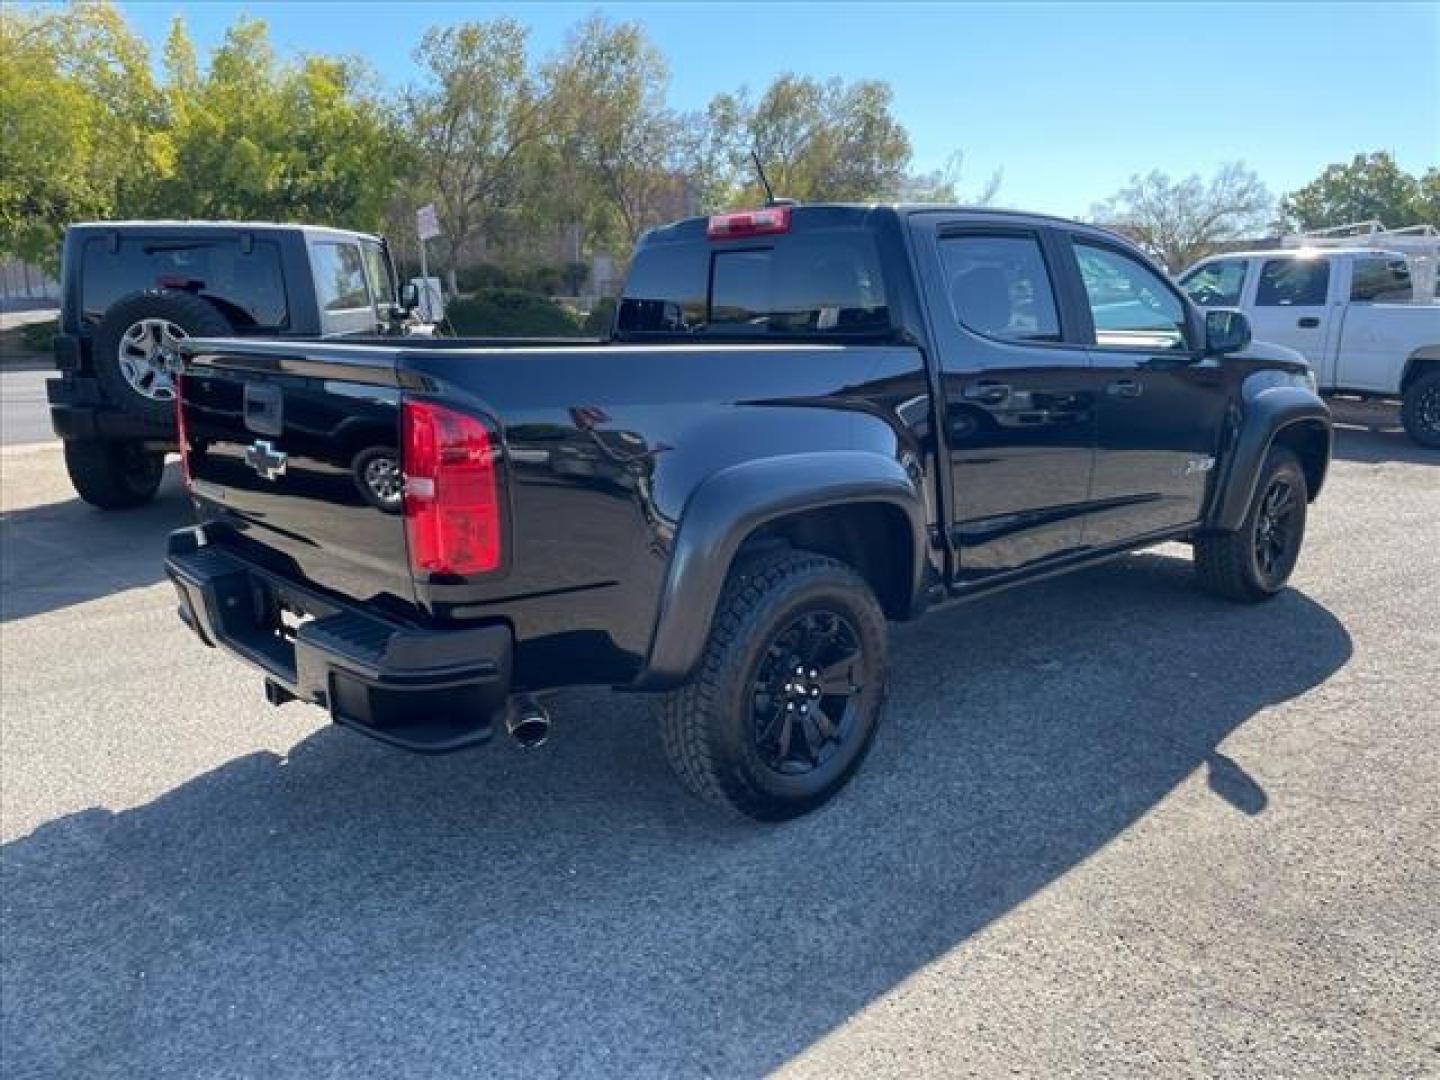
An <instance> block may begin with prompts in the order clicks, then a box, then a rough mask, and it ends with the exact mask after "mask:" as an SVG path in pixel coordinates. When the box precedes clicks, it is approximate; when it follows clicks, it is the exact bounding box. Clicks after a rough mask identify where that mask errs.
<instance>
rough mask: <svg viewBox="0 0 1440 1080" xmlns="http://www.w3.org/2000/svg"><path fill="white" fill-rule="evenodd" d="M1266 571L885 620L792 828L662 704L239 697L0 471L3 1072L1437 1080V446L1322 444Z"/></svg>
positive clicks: (1123, 563)
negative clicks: (519, 728) (859, 739)
mask: <svg viewBox="0 0 1440 1080" xmlns="http://www.w3.org/2000/svg"><path fill="white" fill-rule="evenodd" d="M1338 451H1339V452H1338V456H1337V460H1336V462H1335V465H1334V469H1333V474H1332V478H1331V481H1330V485H1329V488H1328V490H1327V491H1326V492H1325V493H1324V495H1323V496H1322V498H1321V500H1320V502H1319V503H1318V504H1317V505H1316V506H1315V507H1314V508H1313V511H1312V516H1311V521H1310V537H1309V541H1308V544H1307V547H1306V550H1305V552H1304V555H1303V557H1302V560H1301V564H1300V567H1299V569H1298V572H1297V574H1296V576H1295V579H1294V587H1293V588H1292V589H1290V590H1288V591H1287V592H1286V593H1284V594H1283V595H1282V596H1280V597H1279V598H1277V599H1276V600H1275V601H1273V602H1271V603H1268V604H1265V605H1261V606H1258V607H1242V606H1235V605H1231V604H1228V603H1224V602H1221V601H1218V600H1215V599H1212V598H1209V597H1207V596H1205V595H1203V594H1201V593H1200V592H1198V591H1197V590H1196V588H1195V587H1194V585H1193V582H1192V579H1191V574H1190V567H1189V562H1188V557H1187V555H1188V553H1187V551H1186V549H1184V548H1181V547H1179V546H1167V547H1164V548H1160V549H1156V550H1155V551H1152V552H1147V553H1144V554H1140V555H1136V556H1132V557H1129V558H1126V559H1123V560H1120V561H1118V562H1115V563H1113V564H1111V565H1109V566H1106V567H1103V568H1099V569H1095V570H1091V571H1088V572H1085V573H1082V574H1079V575H1076V576H1072V577H1070V578H1066V579H1059V580H1054V581H1050V582H1046V583H1041V584H1038V585H1034V586H1031V587H1028V588H1026V589H1022V590H1014V591H1012V592H1010V593H1007V594H1004V595H1001V596H996V597H993V598H991V599H988V600H985V601H981V602H979V603H976V604H972V605H969V606H967V607H963V608H960V609H955V610H952V611H949V612H945V613H941V614H937V615H933V616H930V617H928V618H927V619H925V620H922V621H920V622H918V623H915V624H911V625H906V626H900V627H896V628H895V630H894V650H893V651H894V665H895V671H894V687H893V693H892V697H891V703H890V708H889V711H888V714H887V717H886V721H885V726H884V728H883V729H882V731H881V733H880V736H879V739H878V741H877V744H876V747H875V751H874V753H873V754H872V755H871V757H870V759H869V761H868V762H867V764H866V766H865V768H864V770H863V771H862V772H861V774H860V775H859V777H858V778H857V779H856V781H855V783H854V784H852V785H851V787H850V788H848V789H847V790H846V791H845V792H844V793H843V794H842V795H841V796H840V797H839V798H838V799H837V800H836V801H835V802H834V803H833V804H832V805H830V806H829V807H827V808H825V809H824V810H822V811H820V812H818V813H816V814H815V815H813V816H811V817H809V818H806V819H803V820H801V821H798V822H795V823H792V824H789V825H786V826H783V827H778V828H777V827H769V828H764V827H757V826H753V825H749V824H744V823H740V822H738V821H736V820H732V819H730V818H728V817H726V816H725V815H724V814H723V813H721V812H719V811H715V810H712V809H710V808H707V807H705V806H703V805H701V804H699V803H697V802H695V801H693V800H691V799H690V798H688V797H687V796H686V795H685V794H683V793H682V791H681V790H680V788H679V787H678V785H677V784H676V783H675V782H673V781H672V779H671V778H670V776H669V774H668V773H667V771H666V768H665V765H664V762H663V760H662V757H661V754H660V751H659V748H658V746H657V739H656V737H655V731H654V724H653V711H652V703H651V702H650V701H648V700H647V699H645V698H643V697H637V696H626V695H622V694H614V693H610V692H607V691H602V690H593V691H590V690H587V691H575V692H567V693H565V694H561V695H559V696H558V697H557V699H556V700H555V702H554V705H555V730H554V733H553V737H552V740H551V743H550V744H549V745H547V746H546V747H545V748H544V749H542V750H540V751H536V752H530V753H526V752H522V751H520V750H518V749H517V748H515V747H513V746H511V745H509V744H506V743H500V742H497V743H495V744H492V745H490V746H488V747H484V748H481V749H478V750H475V751H472V752H467V753H464V754H460V755H456V756H450V757H442V758H424V757H415V756H409V755H405V754H403V753H400V752H397V751H393V750H389V749H386V748H384V747H381V746H378V745H375V744H373V743H371V742H368V741H366V740H364V739H362V738H360V737H358V736H355V735H353V734H351V733H348V732H344V731H340V730H337V729H334V728H331V727H329V726H327V724H326V723H325V721H324V717H323V716H322V715H321V714H320V713H319V712H318V711H316V710H314V709H311V708H308V707H305V706H301V705H294V704H292V705H288V706H285V707H284V708H281V709H272V708H270V707H268V706H267V705H265V704H264V702H263V700H262V697H261V680H260V678H259V676H258V675H256V674H255V673H254V672H253V671H251V670H249V669H247V668H246V667H244V666H243V665H241V664H240V663H239V662H237V661H235V660H232V659H230V658H229V657H227V656H224V655H221V654H220V653H217V652H214V651H212V650H207V649H206V648H204V647H203V646H202V645H201V644H200V643H199V642H198V641H196V640H195V639H194V638H193V637H191V636H190V634H189V633H188V632H187V631H186V630H185V629H184V628H183V627H182V626H181V625H180V623H179V622H178V620H177V619H176V618H175V616H174V612H173V609H174V599H173V596H172V593H171V589H170V587H169V585H168V584H165V583H164V582H162V580H161V571H160V565H159V552H160V547H161V542H162V538H163V535H164V533H165V531H166V530H167V529H168V528H172V527H175V526H177V525H179V524H181V523H183V522H185V521H186V519H187V516H188V510H187V507H186V505H185V500H184V499H183V497H182V495H181V493H180V491H179V489H178V485H177V484H176V482H175V478H174V477H173V476H172V477H171V478H169V480H167V485H166V488H165V489H164V491H163V493H162V496H161V498H160V499H159V500H158V501H157V502H156V503H155V504H154V505H153V506H151V507H148V508H145V509H142V510H139V511H134V512H131V513H124V514H103V513H99V512H96V511H92V510H90V509H89V508H87V507H85V506H84V505H82V504H81V503H79V502H77V501H76V500H75V499H74V498H73V496H72V494H71V493H70V491H69V490H68V489H67V487H66V484H65V480H64V475H63V471H62V469H61V466H60V460H59V451H58V447H56V446H55V445H54V444H51V445H42V446H26V447H20V448H9V449H6V450H4V451H3V452H0V502H3V524H0V527H3V554H4V558H3V605H0V618H3V622H0V779H3V783H0V825H3V829H0V833H3V835H0V840H3V850H0V872H3V882H0V883H3V891H0V980H3V994H0V1055H3V1062H0V1064H3V1069H0V1071H3V1073H4V1075H5V1076H6V1077H7V1078H11V1080H20V1078H38V1077H47V1078H48V1077H56V1078H60V1077H63V1078H72V1077H125V1078H132V1077H146V1078H154V1077H185V1078H191V1077H260V1076H263V1077H266V1078H267V1080H283V1078H290V1077H296V1078H306V1080H309V1078H315V1077H339V1076H345V1077H350V1076H353V1077H365V1078H372V1077H374V1078H379V1077H443V1078H453V1077H464V1076H484V1077H504V1076H515V1077H525V1078H534V1077H546V1076H592V1075H593V1076H623V1077H637V1076H665V1077H677V1076H723V1077H731V1076H753V1075H759V1074H765V1073H771V1072H778V1073H780V1074H782V1075H788V1076H807V1077H825V1078H834V1077H867V1078H868V1077H876V1076H918V1075H931V1076H937V1077H942V1076H943V1077H951V1076H961V1075H969V1076H984V1077H992V1076H996V1075H1001V1074H1018V1075H1032V1076H1054V1075H1060V1074H1066V1075H1077V1074H1078V1075H1094V1076H1102V1075H1103V1076H1136V1077H1149V1076H1154V1075H1157V1074H1164V1075H1209V1076H1227V1077H1228V1076H1313V1075H1328V1076H1356V1077H1385V1076H1396V1077H1398V1076H1422V1075H1436V1074H1437V1073H1440V1037H1437V1032H1440V975H1437V972H1440V842H1437V839H1436V836H1437V829H1436V825H1437V822H1440V783H1437V780H1440V750H1437V738H1436V721H1437V707H1436V704H1435V702H1436V689H1437V686H1440V572H1437V571H1440V555H1437V540H1440V456H1437V455H1434V454H1429V453H1427V452H1425V451H1421V450H1418V449H1416V448H1415V447H1414V446H1413V445H1412V444H1410V443H1409V442H1407V441H1406V440H1405V439H1404V437H1403V436H1401V435H1399V434H1398V433H1396V432H1394V431H1390V430H1382V431H1366V430H1361V429H1359V428H1356V427H1349V428H1347V429H1346V430H1344V431H1342V432H1341V434H1340V441H1339V447H1338Z"/></svg>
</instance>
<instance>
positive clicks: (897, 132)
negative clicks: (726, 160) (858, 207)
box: [711, 74, 910, 202]
mask: <svg viewBox="0 0 1440 1080" xmlns="http://www.w3.org/2000/svg"><path fill="white" fill-rule="evenodd" d="M892 98H893V95H892V93H891V90H890V87H889V85H888V84H887V83H883V82H877V81H873V80H862V81H859V82H853V83H845V82H843V81H841V80H840V79H830V80H827V81H825V82H820V81H819V80H816V79H812V78H809V77H807V76H799V75H789V74H787V75H781V76H780V77H779V78H777V79H776V80H775V81H774V82H772V83H771V84H770V86H769V87H768V88H767V89H766V91H765V92H764V93H763V94H762V95H760V98H759V100H758V101H755V102H754V103H753V104H752V103H751V102H750V101H749V100H748V97H747V96H746V94H745V93H744V92H743V91H742V92H741V93H739V94H728V95H721V96H720V97H719V98H717V99H716V100H715V101H714V102H712V104H711V114H712V115H713V116H715V117H716V118H717V119H718V121H719V122H720V123H722V124H724V125H726V130H725V131H724V133H723V134H724V137H725V138H726V140H727V142H728V144H729V147H730V156H731V163H732V167H733V168H734V169H735V171H736V174H737V175H739V176H747V177H753V176H754V173H753V170H748V171H747V167H746V160H747V159H748V157H749V153H750V151H751V149H752V148H753V149H754V151H755V152H756V153H757V154H758V155H759V157H760V160H761V162H762V163H763V164H764V166H765V174H766V176H767V177H768V178H769V180H770V183H771V186H772V187H773V188H774V189H775V194H776V195H783V196H786V197H788V198H792V199H799V200H801V201H804V202H826V201H850V200H866V199H878V198H887V197H894V196H895V195H897V194H898V193H899V191H900V189H901V187H902V185H903V184H904V181H905V176H906V167H907V166H908V164H909V162H910V138H909V136H908V135H907V134H906V132H905V128H904V126H903V125H901V123H900V122H899V121H898V120H897V119H895V117H894V116H893V115H892V113H891V104H892ZM736 194H737V195H738V196H739V197H740V198H741V199H746V200H753V199H758V198H760V197H762V196H763V192H762V191H761V188H760V185H759V183H758V181H757V180H753V179H750V180H748V182H745V183H743V185H742V187H741V189H740V191H739V192H737V193H736Z"/></svg>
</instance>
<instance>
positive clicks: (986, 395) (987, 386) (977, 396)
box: [960, 379, 1010, 405]
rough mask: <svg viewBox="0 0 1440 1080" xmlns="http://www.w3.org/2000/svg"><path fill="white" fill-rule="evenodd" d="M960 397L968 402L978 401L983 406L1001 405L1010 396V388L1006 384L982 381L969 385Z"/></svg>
mask: <svg viewBox="0 0 1440 1080" xmlns="http://www.w3.org/2000/svg"><path fill="white" fill-rule="evenodd" d="M960 396H961V397H963V398H965V399H966V400H967V401H978V402H980V403H981V404H982V405H999V404H1000V403H1001V402H1002V401H1004V400H1005V399H1006V398H1008V397H1009V396H1010V387H1009V385H1008V384H1006V383H998V382H991V381H990V380H989V379H982V380H980V381H979V382H973V383H969V384H967V385H966V387H965V389H963V390H961V391H960Z"/></svg>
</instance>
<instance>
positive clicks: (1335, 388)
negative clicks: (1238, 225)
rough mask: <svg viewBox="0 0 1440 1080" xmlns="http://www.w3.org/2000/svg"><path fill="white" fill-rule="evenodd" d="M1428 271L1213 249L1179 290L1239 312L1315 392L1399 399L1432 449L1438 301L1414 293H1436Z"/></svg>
mask: <svg viewBox="0 0 1440 1080" xmlns="http://www.w3.org/2000/svg"><path fill="white" fill-rule="evenodd" d="M1427 269H1428V268H1427ZM1428 276H1429V275H1428V274H1427V275H1426V276H1425V278H1422V277H1421V276H1420V275H1418V274H1417V275H1415V279H1414V280H1412V275H1411V272H1410V269H1409V268H1408V267H1407V265H1406V262H1405V258H1404V256H1403V255H1399V254H1397V253H1395V252H1392V251H1384V250H1380V249H1366V248H1335V249H1307V248H1299V249H1290V250H1285V249H1282V250H1278V251H1238V252H1229V253H1226V254H1224V255H1214V256H1211V257H1210V258H1208V259H1202V260H1201V261H1200V262H1198V263H1196V264H1195V265H1194V266H1192V267H1190V269H1188V270H1186V271H1185V273H1184V274H1182V275H1181V276H1180V286H1181V288H1183V289H1184V290H1185V292H1186V293H1188V294H1189V296H1190V298H1191V299H1192V300H1194V301H1195V303H1197V304H1199V305H1200V306H1201V307H1207V308H1208V307H1230V308H1239V309H1240V310H1242V311H1244V312H1245V314H1246V315H1247V316H1248V317H1249V319H1250V326H1251V328H1252V330H1253V332H1254V335H1255V339H1256V340H1257V341H1269V342H1273V343H1274V344H1277V345H1285V346H1288V347H1289V348H1292V349H1295V350H1297V351H1298V352H1300V353H1301V354H1303V355H1304V357H1305V359H1306V360H1308V361H1309V362H1310V366H1311V367H1312V368H1313V369H1314V371H1315V378H1316V380H1317V381H1318V382H1319V384H1320V389H1321V390H1322V391H1325V392H1326V393H1335V394H1347V395H1356V396H1360V397H1367V398H1398V399H1399V400H1400V419H1401V422H1402V423H1403V424H1404V425H1405V430H1406V432H1408V433H1409V435H1410V437H1411V438H1412V439H1414V440H1415V441H1416V442H1418V443H1420V444H1421V445H1422V446H1429V447H1436V448H1440V298H1437V297H1436V296H1434V295H1418V296H1417V295H1415V294H1416V292H1417V291H1419V292H1430V293H1433V292H1434V286H1433V285H1430V284H1429V282H1428V280H1426V278H1428ZM1422 281H1423V282H1424V283H1425V285H1428V286H1429V287H1428V288H1426V287H1423V286H1422V287H1421V288H1419V289H1417V287H1416V286H1417V284H1418V283H1419V282H1422Z"/></svg>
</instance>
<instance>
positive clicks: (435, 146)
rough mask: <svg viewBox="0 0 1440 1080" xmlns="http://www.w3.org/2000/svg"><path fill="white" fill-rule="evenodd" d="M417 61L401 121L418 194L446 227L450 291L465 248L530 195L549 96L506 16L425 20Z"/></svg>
mask: <svg viewBox="0 0 1440 1080" xmlns="http://www.w3.org/2000/svg"><path fill="white" fill-rule="evenodd" d="M415 59H416V61H417V62H418V63H419V64H420V65H421V67H422V68H423V69H424V73H425V82H424V83H423V84H422V85H421V86H420V87H418V88H416V89H414V90H412V91H411V92H410V94H409V95H408V98H407V103H406V105H407V107H406V114H407V127H408V129H409V130H410V132H411V134H412V137H413V139H414V143H415V154H416V165H417V174H418V177H419V179H420V183H421V193H422V194H423V195H424V196H425V197H428V198H432V199H434V201H435V204H436V209H437V211H438V213H439V217H440V225H441V228H442V229H444V231H445V238H446V241H447V246H448V248H449V253H450V258H449V265H448V268H447V276H448V280H449V286H450V290H451V292H456V291H458V282H457V281H456V270H457V267H458V263H459V260H460V258H461V257H462V255H463V253H465V252H466V251H467V250H468V249H469V248H470V247H471V245H472V244H473V242H474V241H475V240H476V239H478V238H479V237H481V236H484V235H486V234H494V233H496V232H498V231H500V230H501V229H502V228H503V221H504V217H505V215H506V214H507V213H511V214H513V213H514V212H515V211H517V210H519V209H522V208H523V207H524V206H525V205H526V204H527V203H528V202H529V200H530V199H531V198H532V197H533V193H534V179H535V176H536V167H535V166H536V162H535V155H536V154H537V153H538V152H539V149H540V140H541V138H542V135H543V134H544V131H545V128H546V120H547V117H546V109H545V107H546V104H547V102H546V99H545V97H544V95H542V94H541V93H540V90H539V86H538V84H537V82H536V79H535V75H534V73H533V72H532V70H531V68H530V63H529V58H528V55H527V50H526V30H525V28H524V27H523V26H521V25H520V24H519V23H518V22H516V21H515V20H513V19H508V18H501V19H494V20H492V21H490V22H470V23H461V24H459V25H457V26H449V27H434V28H431V29H430V30H427V31H426V32H425V36H424V37H423V38H422V39H421V43H420V47H419V49H418V50H417V51H416V53H415Z"/></svg>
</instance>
